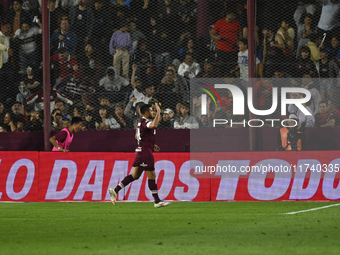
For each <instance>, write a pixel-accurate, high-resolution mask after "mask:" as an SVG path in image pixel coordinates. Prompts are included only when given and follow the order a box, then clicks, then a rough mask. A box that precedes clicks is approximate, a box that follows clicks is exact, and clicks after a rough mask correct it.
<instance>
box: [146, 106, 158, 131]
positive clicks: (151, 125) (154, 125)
mask: <svg viewBox="0 0 340 255" xmlns="http://www.w3.org/2000/svg"><path fill="white" fill-rule="evenodd" d="M155 107H156V110H157V112H156V116H155V118H154V119H153V121H152V122H151V123H150V125H149V126H148V128H150V129H155V128H157V126H158V124H159V122H160V120H161V108H159V105H158V103H155Z"/></svg>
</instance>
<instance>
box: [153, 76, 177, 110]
mask: <svg viewBox="0 0 340 255" xmlns="http://www.w3.org/2000/svg"><path fill="white" fill-rule="evenodd" d="M182 89H183V88H181V84H179V83H177V82H176V81H175V75H174V72H173V71H172V70H167V71H166V73H165V80H164V81H162V83H161V84H160V85H159V86H158V88H157V93H156V96H155V97H156V98H157V99H159V101H160V102H161V103H162V105H164V106H165V107H168V108H172V109H174V108H175V106H176V104H177V102H180V101H181V99H182V96H183V94H182V93H181V92H182V91H183V90H182Z"/></svg>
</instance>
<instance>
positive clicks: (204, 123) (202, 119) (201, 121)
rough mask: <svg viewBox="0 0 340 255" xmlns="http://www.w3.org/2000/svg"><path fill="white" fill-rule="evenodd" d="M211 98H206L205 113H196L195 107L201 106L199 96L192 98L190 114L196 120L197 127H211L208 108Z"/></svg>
mask: <svg viewBox="0 0 340 255" xmlns="http://www.w3.org/2000/svg"><path fill="white" fill-rule="evenodd" d="M210 104H211V98H210V97H208V100H207V115H201V116H198V115H197V109H198V108H199V107H201V100H200V98H197V97H193V100H192V115H193V116H194V117H195V119H196V120H197V122H198V125H199V128H212V119H211V117H212V116H211V110H210Z"/></svg>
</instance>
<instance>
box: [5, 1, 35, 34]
mask: <svg viewBox="0 0 340 255" xmlns="http://www.w3.org/2000/svg"><path fill="white" fill-rule="evenodd" d="M22 4H23V2H22V0H14V1H13V9H12V10H11V11H10V13H9V14H8V20H9V22H10V24H11V28H12V31H13V33H14V34H15V32H16V31H17V30H18V29H20V28H21V27H22V25H23V23H26V24H29V25H30V26H31V25H32V20H33V19H32V16H31V14H29V13H28V12H27V11H25V10H23V9H22Z"/></svg>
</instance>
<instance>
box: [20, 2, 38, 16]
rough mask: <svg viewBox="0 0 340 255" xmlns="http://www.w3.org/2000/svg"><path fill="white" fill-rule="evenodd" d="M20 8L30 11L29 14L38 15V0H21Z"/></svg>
mask: <svg viewBox="0 0 340 255" xmlns="http://www.w3.org/2000/svg"><path fill="white" fill-rule="evenodd" d="M22 9H23V10H25V11H27V12H28V13H30V14H31V16H35V15H39V14H40V11H39V9H40V3H39V0H23V4H22Z"/></svg>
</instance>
